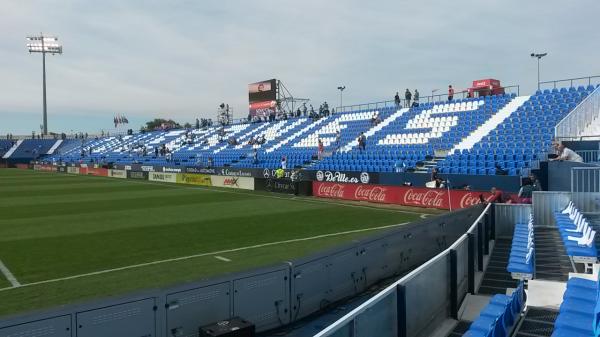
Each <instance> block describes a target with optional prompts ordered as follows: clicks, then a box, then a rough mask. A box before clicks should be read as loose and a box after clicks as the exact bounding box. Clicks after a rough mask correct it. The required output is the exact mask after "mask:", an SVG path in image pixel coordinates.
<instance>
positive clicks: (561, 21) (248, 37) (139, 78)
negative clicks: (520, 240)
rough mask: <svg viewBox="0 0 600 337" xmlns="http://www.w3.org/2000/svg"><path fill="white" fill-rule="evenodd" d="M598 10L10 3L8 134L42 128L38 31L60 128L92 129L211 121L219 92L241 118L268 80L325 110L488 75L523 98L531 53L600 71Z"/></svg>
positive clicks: (560, 6)
mask: <svg viewBox="0 0 600 337" xmlns="http://www.w3.org/2000/svg"><path fill="white" fill-rule="evenodd" d="M599 12H600V3H599V2H598V1H596V0H582V1H577V2H564V1H561V2H559V1H557V0H549V1H543V2H542V1H526V2H523V1H513V0H510V1H499V0H490V1H486V2H485V5H477V4H474V3H472V2H471V1H466V0H457V1H452V2H433V1H428V2H423V1H421V2H418V1H414V2H408V1H377V2H364V1H316V0H309V1H301V2H291V1H290V2H281V1H266V0H264V1H252V2H247V1H239V0H237V1H220V2H205V1H178V2H164V1H158V0H155V1H143V2H142V1H126V2H125V1H116V0H108V1H102V2H89V1H75V0H71V1H26V2H24V1H18V0H8V1H4V2H3V13H2V14H0V15H1V16H2V17H1V20H0V59H1V60H2V63H1V64H0V66H1V67H2V68H1V69H2V72H1V74H2V81H0V93H1V95H0V119H1V120H2V121H3V122H2V123H0V133H6V132H9V131H12V132H14V133H29V132H30V131H31V130H32V129H37V124H39V123H37V122H36V123H35V124H33V122H32V120H35V118H34V117H28V118H20V117H19V115H20V114H21V115H25V114H27V115H28V116H30V115H31V116H35V114H36V111H40V109H41V64H40V63H41V60H40V58H41V56H40V55H28V54H27V52H26V50H25V43H26V42H25V40H24V37H25V36H27V35H29V34H35V33H36V32H39V31H44V32H48V33H51V34H56V35H57V36H59V38H60V41H61V42H62V43H63V44H64V54H63V55H61V56H54V57H48V60H47V61H48V62H47V70H48V106H49V113H50V124H51V125H52V127H51V129H52V130H55V131H62V130H67V131H68V130H70V129H71V128H80V129H81V130H83V131H89V132H94V131H98V130H99V129H100V128H104V129H108V128H110V125H111V121H112V116H113V115H114V114H115V113H124V114H126V115H128V116H131V117H132V118H134V119H135V120H140V121H143V120H145V119H150V118H153V117H156V116H163V117H171V118H174V119H177V120H180V121H192V120H194V119H195V118H196V117H208V118H210V117H213V116H214V115H215V114H216V107H217V105H218V104H220V103H221V102H226V103H229V104H230V105H231V106H232V107H233V108H234V113H235V116H236V117H244V116H245V115H246V114H247V104H248V102H247V92H246V90H247V87H246V86H247V84H248V83H251V82H256V81H259V80H263V79H268V78H273V77H275V78H278V79H281V80H282V81H283V82H284V83H285V85H286V87H288V89H290V90H291V91H292V93H293V94H294V95H295V96H298V97H307V98H310V99H311V101H312V103H313V105H316V106H318V104H320V103H321V102H322V101H324V100H327V101H329V102H330V105H333V106H335V105H337V104H338V102H339V92H338V91H337V90H336V88H337V86H338V85H341V84H343V85H346V87H347V89H346V91H345V92H344V103H364V102H370V101H378V100H385V99H391V98H392V96H393V94H394V93H395V92H396V91H397V90H404V89H405V88H411V89H415V88H417V89H419V91H421V93H422V95H426V94H427V93H429V92H430V91H431V90H432V89H436V88H445V86H446V85H447V84H449V83H452V84H454V85H455V86H456V87H458V88H464V87H467V86H468V85H469V84H470V82H471V81H472V80H475V79H479V78H488V77H493V78H497V79H500V80H502V82H503V83H504V84H520V85H521V93H522V94H528V93H531V92H532V91H533V90H534V88H535V78H536V69H537V68H536V63H535V61H534V60H532V59H531V58H530V57H529V53H530V52H532V51H548V52H549V53H550V55H549V56H548V57H547V58H545V59H544V60H543V63H542V78H543V79H559V78H566V77H576V76H583V75H596V74H600V65H599V64H598V62H597V61H596V60H597V59H598V56H599V55H598V54H599V51H600V50H599V48H600V47H598V45H597V44H596V43H593V41H598V40H599V38H600V31H599V30H598V29H596V27H595V26H594V22H595V19H596V18H595V17H596V16H597V13H599ZM37 114H38V116H39V115H41V113H37ZM59 116H60V117H59ZM66 116H71V117H72V118H71V119H70V120H72V121H77V123H80V124H77V125H73V123H74V122H71V123H67V122H65V120H69V118H68V117H66ZM82 116H88V117H90V118H81V117H82ZM53 117H54V118H55V119H54V120H53ZM87 120H89V121H87ZM103 120H105V122H101V121H103ZM104 123H105V125H104ZM32 124H33V125H32ZM61 124H62V125H61Z"/></svg>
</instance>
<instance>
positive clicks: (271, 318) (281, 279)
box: [233, 268, 290, 330]
mask: <svg viewBox="0 0 600 337" xmlns="http://www.w3.org/2000/svg"><path fill="white" fill-rule="evenodd" d="M289 279H290V270H289V268H288V269H284V270H279V271H274V272H270V273H265V274H259V275H254V276H250V277H245V278H240V279H236V280H234V281H233V289H234V292H233V304H234V305H233V308H234V309H233V310H234V316H239V317H242V318H244V319H246V320H248V321H250V322H252V323H254V324H255V325H256V328H257V330H267V329H270V328H274V327H277V326H279V325H282V324H286V323H288V322H289V320H290V299H289V294H290V289H289V282H290V281H289Z"/></svg>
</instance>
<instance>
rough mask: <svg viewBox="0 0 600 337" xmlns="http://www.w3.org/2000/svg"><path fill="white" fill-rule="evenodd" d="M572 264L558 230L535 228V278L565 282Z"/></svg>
mask: <svg viewBox="0 0 600 337" xmlns="http://www.w3.org/2000/svg"><path fill="white" fill-rule="evenodd" d="M569 272H573V266H572V265H571V261H570V260H569V257H568V256H567V254H566V252H565V249H564V246H563V243H562V239H561V237H560V234H559V232H558V230H556V229H555V228H550V227H538V228H536V229H535V278H536V279H541V280H549V281H560V282H566V281H567V280H568V279H569Z"/></svg>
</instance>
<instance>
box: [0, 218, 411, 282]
mask: <svg viewBox="0 0 600 337" xmlns="http://www.w3.org/2000/svg"><path fill="white" fill-rule="evenodd" d="M407 223H408V222H403V223H400V224H395V225H387V226H379V227H371V228H362V229H354V230H350V231H344V232H337V233H329V234H321V235H316V236H310V237H306V238H299V239H289V240H283V241H275V242H267V243H261V244H257V245H252V246H245V247H239V248H232V249H225V250H219V251H216V252H208V253H200V254H194V255H189V256H181V257H175V258H171V259H165V260H158V261H152V262H145V263H139V264H133V265H130V266H124V267H118V268H113V269H105V270H99V271H94V272H91V273H85V274H79V275H73V276H66V277H61V278H55V279H51V280H45V281H38V282H31V283H25V284H21V285H19V288H24V287H30V286H35V285H40V284H47V283H56V282H61V281H67V280H74V279H78V278H83V277H87V276H95V275H102V274H108V273H112V272H116V271H123V270H129V269H135V268H140V267H148V266H153V265H157V264H162V263H168V262H178V261H184V260H190V259H194V258H198V257H203V256H212V255H219V254H225V253H233V252H239V251H243V250H250V249H256V248H262V247H269V246H276V245H281V244H286V243H293V242H301V241H310V240H316V239H322V238H327V237H332V236H338V235H345V234H352V233H360V232H367V231H373V230H378V229H386V228H392V227H398V226H403V225H406V224H407ZM11 289H15V287H8V288H0V292H3V291H8V290H11Z"/></svg>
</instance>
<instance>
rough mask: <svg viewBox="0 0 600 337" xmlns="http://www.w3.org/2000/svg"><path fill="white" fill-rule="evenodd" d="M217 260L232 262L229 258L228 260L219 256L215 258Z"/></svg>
mask: <svg viewBox="0 0 600 337" xmlns="http://www.w3.org/2000/svg"><path fill="white" fill-rule="evenodd" d="M215 259H217V260H221V261H223V262H231V260H230V259H228V258H226V257H222V256H219V255H217V256H215Z"/></svg>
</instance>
